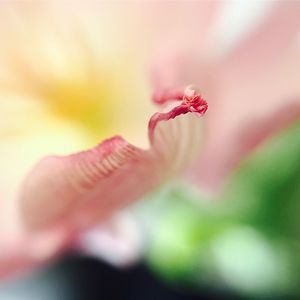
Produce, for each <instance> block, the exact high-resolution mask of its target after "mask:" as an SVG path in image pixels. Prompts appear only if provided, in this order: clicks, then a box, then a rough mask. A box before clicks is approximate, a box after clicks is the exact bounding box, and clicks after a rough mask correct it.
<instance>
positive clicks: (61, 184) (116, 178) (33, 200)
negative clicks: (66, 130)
mask: <svg viewBox="0 0 300 300" xmlns="http://www.w3.org/2000/svg"><path fill="white" fill-rule="evenodd" d="M185 96H186V98H184V99H183V102H182V104H180V105H179V106H177V107H175V108H173V109H172V110H171V111H169V112H167V113H157V114H155V115H154V116H153V117H152V118H151V120H150V122H149V139H150V148H149V149H148V150H144V149H140V148H138V147H135V146H133V145H131V144H129V143H128V142H127V141H125V140H124V139H123V138H122V137H120V136H116V137H113V138H111V139H108V140H106V141H104V142H102V143H101V144H100V145H98V146H96V147H95V148H93V149H90V150H87V151H83V152H80V153H76V154H73V155H70V156H63V157H59V156H49V157H46V158H44V159H43V160H41V161H40V162H39V163H38V164H37V166H36V167H35V168H34V169H33V171H32V172H31V173H30V174H29V176H28V177H27V179H26V180H25V182H24V185H23V189H22V192H21V194H20V200H21V203H22V213H23V216H24V218H25V221H26V224H27V225H28V226H30V227H31V228H42V227H44V226H48V227H49V226H53V225H55V226H57V225H58V224H62V223H63V224H64V226H65V227H67V228H71V229H72V231H74V232H78V230H81V229H84V228H87V227H90V226H92V225H94V224H96V223H98V222H99V221H104V220H105V219H107V218H108V217H109V216H110V215H111V214H112V213H113V212H115V211H117V210H119V209H121V208H123V207H124V206H125V205H128V204H129V203H131V202H132V201H134V200H136V199H138V198H140V197H142V196H144V195H145V193H149V192H150V191H152V190H153V189H154V188H156V187H157V186H158V185H159V184H161V183H163V182H164V181H165V180H167V179H168V178H170V177H171V176H174V175H176V174H177V173H178V172H179V171H181V170H182V169H183V168H185V167H186V166H187V164H188V162H189V161H190V159H191V158H192V157H193V155H194V154H195V151H196V150H197V149H196V148H197V147H198V144H199V140H200V130H201V126H199V125H200V124H199V120H198V119H197V115H199V114H200V115H202V114H203V113H204V112H205V111H206V109H207V104H206V102H205V101H204V100H203V99H202V98H201V97H200V96H199V95H197V94H196V93H195V91H191V89H187V90H186V92H185ZM193 96H195V97H196V98H195V99H196V100H198V105H195V103H194V102H192V100H191V97H192V99H194V98H193ZM189 112H191V113H192V114H193V115H186V114H187V113H189ZM194 114H196V115H194ZM184 115H186V116H184ZM196 146H197V147H196Z"/></svg>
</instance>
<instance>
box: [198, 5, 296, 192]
mask: <svg viewBox="0 0 300 300" xmlns="http://www.w3.org/2000/svg"><path fill="white" fill-rule="evenodd" d="M299 13H300V2H298V1H288V2H285V1H278V2H275V4H274V8H273V11H271V13H270V14H269V15H268V16H267V17H266V18H265V19H264V22H263V23H262V24H261V26H259V27H258V28H257V29H256V30H255V31H254V32H252V33H251V34H250V36H249V37H248V39H247V38H246V39H244V40H242V41H241V43H240V45H238V46H237V47H236V48H235V49H234V50H233V51H232V52H231V53H229V54H228V55H227V56H225V57H223V61H221V62H220V63H219V65H217V67H216V69H214V72H215V75H214V77H213V85H212V87H213V88H211V89H210V90H209V92H208V93H207V94H208V97H209V99H210V100H211V105H210V108H211V113H210V115H209V117H208V119H207V129H208V130H207V137H206V142H205V146H204V148H203V152H202V156H201V158H200V159H199V165H198V168H197V170H195V172H194V175H193V176H194V178H195V179H196V181H197V182H198V183H200V184H201V185H202V186H205V188H206V189H208V190H210V191H213V190H217V189H218V188H220V187H221V185H222V182H223V180H224V179H225V178H226V176H227V175H228V174H229V173H230V171H231V170H232V168H234V167H235V166H236V164H237V163H238V162H239V161H240V160H241V159H242V158H243V156H244V155H246V154H248V153H249V152H250V151H251V150H253V149H254V148H255V147H256V146H258V145H259V144H260V143H261V142H263V141H264V140H265V139H266V138H267V137H268V135H269V134H274V133H275V132H276V131H278V130H279V129H281V128H283V127H284V126H287V125H288V124H289V123H290V121H292V120H294V119H296V118H297V117H298V116H299V110H298V109H297V107H298V104H297V103H299V99H300V97H299V96H300V89H299V75H300V73H299V54H295V52H296V50H295V47H296V37H297V33H298V32H299V28H300V19H299ZM295 107H296V109H295V110H294V111H292V110H293V109H294V108H295ZM287 116H290V117H287ZM276 118H278V120H276ZM258 120H259V121H258ZM275 120H276V121H275ZM257 123H258V124H257ZM260 124H262V125H260ZM279 125H280V126H281V128H279V127H278V126H279ZM265 127H266V128H267V129H266V128H265ZM271 127H273V128H271ZM254 136H257V138H255V140H256V142H255V143H253V142H250V140H252V141H253V138H254ZM241 137H242V138H241ZM258 141H259V142H258ZM224 145H226V146H225V147H224Z"/></svg>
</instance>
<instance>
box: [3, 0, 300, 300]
mask: <svg viewBox="0 0 300 300" xmlns="http://www.w3.org/2000/svg"><path fill="white" fill-rule="evenodd" d="M0 26H1V28H0V38H1V46H0V167H1V170H2V174H1V175H0V201H1V202H0V210H1V211H0V222H1V224H0V239H1V240H2V243H0V245H3V246H2V247H0V278H1V277H3V279H2V278H1V281H0V300H19V299H20V300H21V299H22V300H26V299H31V300H44V299H45V300H54V299H66V300H68V299H78V300H80V299H100V298H101V297H102V298H103V299H131V300H133V299H146V300H147V299H170V300H171V299H299V298H300V218H299V215H300V199H299V198H300V123H299V122H300V121H299V120H300V1H297V0H294V1H292V0H288V1H284V0H281V1H280V0H278V1H250V0H249V1H248V0H245V1H243V0H240V1H230V0H227V1H226V0H224V1H208V0H207V1H145V2H142V1H86V2H85V1H74V2H71V1H61V2H60V1H29V2H27V1H24V2H23V1H3V2H1V3H0ZM190 84H194V85H196V86H197V88H199V90H200V93H201V95H202V96H203V97H204V99H205V100H206V101H207V102H208V107H209V109H208V111H207V112H206V115H205V116H204V117H203V118H202V119H201V120H200V119H199V123H201V130H202V136H201V147H200V148H199V151H198V152H197V153H196V155H195V157H194V160H191V161H192V163H190V160H188V159H187V161H189V163H188V162H187V163H186V165H185V168H184V171H183V172H181V173H180V174H179V175H178V174H176V176H170V178H168V180H164V182H163V183H160V184H159V185H157V186H156V187H155V189H153V190H152V191H151V193H145V194H143V196H141V197H139V199H138V201H135V202H134V203H129V205H127V206H126V207H125V208H124V207H123V206H122V205H120V209H116V210H115V211H114V213H113V214H112V215H110V216H109V218H106V219H105V220H103V219H101V218H102V215H101V214H99V217H98V215H97V216H96V218H95V217H94V216H93V217H94V219H95V220H94V221H92V222H91V223H89V222H88V221H87V220H86V219H88V218H89V215H84V212H83V213H82V219H80V218H79V217H78V220H79V219H80V220H79V221H78V222H82V223H85V222H86V224H89V225H86V226H85V227H84V230H82V232H80V233H79V234H76V237H74V236H75V235H73V232H72V234H71V233H69V232H68V237H66V238H65V240H64V242H63V243H61V245H59V246H57V247H56V245H58V244H59V243H60V241H61V240H60V237H61V236H59V235H57V236H54V237H53V236H51V233H48V232H47V233H44V234H42V235H41V234H40V233H39V240H38V242H36V240H35V239H34V240H33V239H32V240H30V239H28V240H26V241H27V242H26V243H27V244H26V243H24V240H25V238H23V235H24V232H25V231H26V230H27V228H26V229H24V228H23V227H24V224H23V222H22V218H21V217H20V208H19V207H20V203H19V202H18V199H19V198H18V195H19V193H20V189H19V185H20V182H21V183H22V182H23V179H24V178H25V177H26V176H27V174H28V172H29V171H30V170H31V169H32V167H33V166H34V165H35V164H36V162H37V161H39V160H40V159H41V158H43V157H44V156H48V155H52V154H55V155H67V154H70V153H74V152H77V151H81V150H85V149H88V148H90V147H93V146H95V145H96V144H98V143H100V142H101V141H102V140H103V139H106V138H109V137H111V136H114V135H122V136H124V137H125V138H126V139H127V140H129V141H130V142H132V143H133V144H135V145H138V146H141V147H143V148H146V147H149V145H148V144H149V142H148V135H147V124H148V121H149V118H150V117H151V115H152V114H153V113H154V112H156V111H162V110H164V111H166V110H167V109H169V107H168V106H167V107H163V108H160V107H159V106H157V105H155V104H154V103H152V101H151V98H152V99H154V100H155V97H156V96H157V95H158V94H157V93H156V92H161V91H162V90H163V91H165V90H167V91H168V90H169V89H173V88H183V87H186V86H187V85H190ZM156 104H157V103H156ZM188 134H189V133H188V131H184V132H183V133H182V139H181V141H182V143H184V141H185V136H186V135H188ZM169 138H172V136H167V137H166V139H169ZM197 138H198V136H197V137H192V140H193V139H195V140H197ZM190 147H192V145H191V146H190ZM175 150H176V149H175ZM181 156H182V157H184V156H185V153H183V154H181ZM181 160H182V161H184V159H183V158H181ZM180 162H181V161H180ZM170 173H172V172H171V171H170ZM130 176H132V174H131V173H128V174H127V175H126V177H128V178H130ZM41 177H42V175H41ZM134 178H135V177H134ZM139 179H140V180H137V181H136V182H135V183H134V184H135V185H136V186H137V189H138V188H139V187H140V186H143V182H145V181H147V180H149V181H150V179H151V178H148V177H147V176H146V175H145V177H144V178H139ZM120 185H122V183H121V182H120ZM33 186H34V185H33ZM128 186H129V185H128ZM113 188H114V189H118V184H117V185H116V186H114V187H113ZM125 190H126V189H125ZM45 192H47V190H45ZM128 193H129V192H128ZM124 198H126V197H125V195H124ZM15 199H16V200H15ZM99 199H100V200H99V201H102V200H103V201H104V202H105V199H101V194H100V195H99ZM60 200H61V199H53V203H54V202H57V201H60ZM121 202H122V199H120V203H121ZM62 203H63V202H62ZM106 205H107V206H109V204H106ZM50 206H51V203H50ZM47 210H51V207H49V204H47V205H41V209H40V211H39V213H40V216H41V218H43V214H45V216H46V213H45V211H47ZM79 216H80V214H79ZM97 218H98V219H97ZM74 228H75V227H74ZM71 231H72V230H70V232H71ZM74 231H75V230H74ZM26 232H27V231H26ZM42 233H43V232H42ZM40 239H42V240H43V239H44V240H43V242H42V243H40ZM21 241H22V242H21ZM31 241H32V245H30V243H31ZM11 245H12V246H11ZM28 249H30V251H31V250H32V253H33V254H32V253H30V254H32V257H34V260H32V261H34V262H32V261H31V260H29V261H28V260H23V258H22V255H23V253H25V252H26V253H27V252H28V251H29V250H28ZM1 252H2V253H1ZM10 252H11V253H12V255H11V257H13V256H14V255H15V256H16V257H17V258H18V259H20V260H21V263H19V261H17V260H15V261H14V262H13V263H9V264H7V265H8V267H7V266H6V262H7V261H8V259H7V257H10V254H11V253H10ZM20 253H21V254H20ZM2 256H3V258H2ZM20 257H21V258H20ZM26 259H27V258H26ZM36 261H38V263H36ZM2 263H3V266H4V267H2V265H1V264H2ZM19 266H20V268H19ZM15 269H16V270H17V269H18V270H17V271H16V272H14V271H12V270H15ZM19 269H20V270H19ZM19 271H20V272H19ZM6 273H7V274H8V273H9V276H6ZM14 273H15V274H14ZM4 275H5V276H4Z"/></svg>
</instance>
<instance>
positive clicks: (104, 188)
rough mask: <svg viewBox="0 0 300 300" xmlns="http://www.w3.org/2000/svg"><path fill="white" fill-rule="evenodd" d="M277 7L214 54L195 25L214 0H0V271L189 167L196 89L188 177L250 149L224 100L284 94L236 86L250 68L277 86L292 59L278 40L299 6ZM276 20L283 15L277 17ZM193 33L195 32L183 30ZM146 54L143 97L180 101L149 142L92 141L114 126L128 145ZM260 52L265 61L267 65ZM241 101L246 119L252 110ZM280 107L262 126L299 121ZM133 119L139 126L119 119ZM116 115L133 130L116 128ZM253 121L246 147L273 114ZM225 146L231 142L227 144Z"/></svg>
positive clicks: (55, 250)
mask: <svg viewBox="0 0 300 300" xmlns="http://www.w3.org/2000/svg"><path fill="white" fill-rule="evenodd" d="M277 6H278V7H277V8H275V9H274V13H273V14H271V15H270V17H269V18H270V20H269V22H265V24H264V25H263V28H262V29H260V30H259V31H258V32H256V33H254V37H252V38H251V39H250V41H251V40H252V43H253V45H251V47H245V46H244V45H245V44H242V45H241V46H240V47H238V48H237V50H234V51H232V52H230V53H228V54H226V55H224V56H223V57H218V56H213V55H212V54H213V52H212V51H211V50H212V49H213V48H211V47H212V45H213V44H212V40H211V36H210V35H209V32H210V31H209V30H208V29H209V28H208V27H209V24H212V23H211V21H212V20H213V16H214V15H216V8H217V5H216V2H214V1H211V2H207V3H206V2H203V3H200V2H199V3H191V4H188V5H186V4H183V3H174V4H164V3H159V4H151V3H149V4H147V5H146V4H143V5H142V6H140V5H138V4H136V3H131V4H128V3H126V4H116V3H113V4H109V3H106V2H103V3H102V2H101V3H95V2H87V3H76V4H74V6H72V7H70V4H69V3H67V2H62V3H56V2H53V3H52V2H49V3H18V4H13V3H1V8H2V9H1V12H0V14H1V16H0V20H1V21H0V22H1V28H2V29H1V39H2V40H5V41H7V43H6V44H5V45H4V46H3V48H2V49H1V56H0V59H1V65H3V70H2V71H1V74H0V78H1V81H0V82H1V102H0V105H1V113H2V114H3V116H5V118H4V117H2V118H1V120H5V121H2V122H1V134H2V136H3V138H2V139H1V150H0V151H1V166H2V168H3V170H8V171H7V172H6V174H5V177H4V176H3V178H1V182H0V185H1V186H0V189H1V192H2V199H1V207H2V211H1V212H0V214H1V216H0V218H1V220H3V221H2V224H1V230H0V241H1V243H2V244H1V249H2V252H1V256H0V276H7V275H8V274H12V273H14V272H16V271H19V270H22V269H27V268H30V267H33V266H35V265H37V264H40V263H42V262H44V261H46V260H48V259H50V258H52V257H53V256H55V255H57V254H59V253H60V252H61V251H63V250H64V249H65V248H66V247H68V246H69V245H71V244H72V243H73V242H74V241H76V239H77V237H78V235H79V234H80V233H82V232H85V231H86V230H87V229H89V228H91V227H92V226H95V225H97V224H98V223H99V222H104V221H105V220H107V219H108V218H109V217H110V216H111V215H112V214H113V213H114V212H116V211H119V210H120V209H121V208H123V207H124V206H125V205H128V204H129V203H131V202H132V201H134V200H137V199H139V198H141V197H143V196H144V195H145V194H146V193H149V192H150V191H152V190H153V189H155V188H157V187H158V186H159V185H161V184H162V183H164V182H165V181H167V180H168V179H170V178H171V177H173V176H176V175H177V174H180V173H181V172H182V171H183V170H184V169H185V168H186V167H188V166H189V163H190V161H191V159H192V158H193V157H194V155H195V154H197V153H199V145H200V144H201V136H202V135H201V132H202V125H201V123H202V122H201V121H199V118H198V116H197V115H202V114H203V113H205V111H206V109H207V104H206V102H205V100H204V99H203V98H202V95H203V96H204V98H205V99H209V102H210V103H211V108H210V115H211V117H209V118H208V120H207V125H208V126H207V136H206V141H205V144H204V150H203V154H202V156H201V158H200V163H199V164H194V165H193V166H194V169H195V171H194V173H193V174H194V177H196V179H197V181H199V178H200V180H201V181H203V178H204V179H205V180H207V181H208V182H209V185H211V182H212V183H213V184H214V183H215V182H220V181H221V179H223V178H224V174H226V173H227V172H228V171H229V170H230V169H231V168H232V166H233V165H234V164H235V163H236V162H237V161H238V160H239V159H240V158H241V156H242V155H244V154H245V153H246V152H247V151H249V150H250V149H252V148H253V146H255V145H256V144H257V143H258V142H256V141H255V142H253V143H251V144H249V143H248V139H247V147H245V148H243V147H242V148H241V146H240V143H239V142H238V141H237V136H238V134H239V131H238V130H237V128H238V127H239V128H244V127H245V126H246V125H247V124H246V125H245V124H244V123H243V125H241V126H240V121H241V119H239V118H233V117H232V116H233V115H236V110H234V109H233V108H232V107H233V106H237V105H239V102H238V101H239V100H240V99H241V98H242V97H244V95H247V97H245V99H244V100H245V101H246V102H247V103H250V101H249V100H248V97H251V98H250V100H252V97H253V96H254V95H256V94H257V93H259V95H260V96H261V97H264V99H270V102H269V103H270V104H271V105H272V106H273V107H274V109H275V111H277V109H278V106H277V103H276V102H274V99H273V95H274V94H276V97H278V98H279V99H280V101H282V99H287V98H286V97H290V96H294V95H296V93H294V92H295V90H294V89H291V85H290V84H288V88H287V89H284V90H283V91H281V90H280V92H278V91H276V92H275V89H274V88H273V89H272V94H268V92H269V91H270V88H269V86H268V85H266V84H264V85H263V87H261V86H260V89H259V90H258V89H256V87H257V85H258V82H256V81H255V82H254V83H252V81H251V82H250V81H249V78H250V79H252V78H253V74H255V76H257V77H258V75H257V74H261V77H262V79H260V80H263V79H265V78H269V77H268V76H269V75H270V74H269V73H268V72H267V71H270V72H272V73H274V70H272V67H273V68H275V70H276V71H275V73H274V74H275V75H276V76H277V75H278V78H276V82H279V83H280V84H281V83H282V82H281V79H282V78H284V79H289V78H290V77H289V76H286V73H285V68H286V65H284V62H285V60H284V58H285V54H286V56H288V57H291V56H290V53H287V52H288V51H290V47H288V46H287V44H288V43H289V42H290V41H291V40H292V38H293V37H294V34H295V33H296V29H297V28H298V24H299V22H300V21H299V20H298V19H299V18H298V11H299V10H298V9H299V4H298V3H296V2H295V3H294V2H291V3H288V4H283V3H278V5H277ZM158 11H159V13H157V12H158ZM149 12H151V13H149ZM179 13H180V14H179ZM174 15H175V16H177V17H178V16H179V15H180V20H178V19H176V22H174ZM149 16H150V18H149ZM153 16H155V18H154V17H153ZM280 18H284V20H286V22H278V19H280ZM167 21H169V22H167ZM274 21H276V22H274ZM99 22H100V23H99ZM154 23H155V24H154ZM201 25H203V26H201ZM204 25H206V27H205V26H204ZM274 26H275V27H274ZM276 26H278V27H280V31H279V32H278V35H277V36H274V35H273V34H271V35H270V37H269V35H268V34H269V32H271V33H272V31H270V28H276ZM139 28H142V29H143V31H142V30H141V31H140V30H139ZM187 32H188V33H189V34H187ZM201 33H202V35H201V40H199V39H198V38H195V37H197V36H200V34H201ZM134 35H135V37H134ZM257 35H262V38H261V39H262V41H259V42H258V41H256V38H257ZM144 36H147V40H145V39H144V38H142V37H144ZM266 37H269V38H270V40H268V39H266ZM273 39H274V40H273ZM141 41H143V42H141ZM247 41H249V40H247ZM247 41H245V42H244V43H247ZM278 41H279V42H278ZM283 42H284V43H285V46H284V47H282V45H283ZM266 43H267V44H273V51H274V56H273V57H268V56H267V57H266V58H265V60H264V62H263V63H262V61H261V60H260V59H257V57H254V58H252V57H251V55H253V53H254V54H255V53H256V55H258V57H260V54H261V52H264V51H266V50H265V44H266ZM160 45H162V46H163V47H162V48H161V49H162V50H160ZM178 45H181V46H180V47H181V48H180V47H178ZM214 47H215V46H214ZM153 48H155V50H157V51H158V52H159V55H157V56H155V57H156V58H157V60H158V61H156V63H154V64H153V76H152V79H153V88H154V101H155V102H156V103H158V104H166V103H167V102H169V101H170V100H177V101H178V100H179V101H181V102H180V103H179V105H178V106H176V107H173V108H171V109H170V110H168V111H167V112H164V113H156V114H154V115H153V116H152V118H151V119H150V122H149V141H150V146H149V148H148V150H145V149H142V148H138V147H136V146H133V145H132V144H130V143H128V142H127V141H126V140H125V139H123V138H122V137H121V136H119V135H118V136H115V137H113V138H109V139H106V140H104V142H102V143H100V144H99V145H98V146H96V147H92V145H94V144H96V143H98V142H99V140H102V139H103V138H106V137H107V136H110V135H115V134H116V133H117V134H119V133H122V135H123V134H126V135H127V134H128V133H130V134H129V135H127V136H129V138H130V137H133V139H134V140H138V141H139V142H140V136H141V135H142V133H141V132H140V128H141V125H140V124H142V123H143V122H145V121H144V120H146V115H149V113H150V111H152V109H151V108H149V107H146V106H147V105H146V104H144V103H145V102H146V101H143V99H145V98H146V96H147V94H148V93H149V88H147V78H146V76H145V72H144V69H143V68H142V67H141V66H142V65H143V64H144V63H145V61H146V60H147V58H148V57H149V56H150V53H152V52H153ZM120 49H121V50H120ZM149 49H150V50H149ZM267 50H268V49H267ZM275 50H276V51H275ZM266 53H268V52H266ZM288 54H289V55H288ZM271 58H272V60H273V59H276V63H278V65H275V67H274V66H273V64H272V61H271ZM174 59H175V61H174ZM249 65H250V67H249ZM242 66H243V72H245V73H244V74H243V73H242V74H241V73H240V72H241V67H242ZM279 67H280V72H279V74H278V71H277V70H279ZM247 68H248V69H247ZM141 69H142V70H141ZM281 69H282V71H281ZM262 71H264V72H265V73H264V72H262ZM288 71H289V70H288ZM241 78H243V79H242V80H241ZM293 78H294V76H293ZM270 82H271V83H272V84H273V83H274V81H273V80H271V79H270ZM190 83H196V84H197V85H198V86H199V87H200V89H201V91H202V93H201V94H199V93H198V92H197V91H196V90H195V89H194V88H191V87H188V88H187V89H186V90H184V87H185V86H187V85H189V84H190ZM237 83H238V84H237ZM267 83H269V82H267ZM243 85H244V86H243ZM279 87H280V86H279V84H278V88H279ZM284 87H286V86H284ZM297 92H298V90H297ZM273 93H274V94H273ZM243 104H245V102H243ZM280 104H281V103H280ZM268 107H269V106H268V105H266V112H269V111H268ZM279 107H280V110H281V111H282V108H281V106H279ZM250 108H251V109H252V108H253V112H252V114H253V115H255V114H256V110H254V109H255V107H254V106H253V105H251V106H250ZM250 108H247V112H248V110H249V109H250ZM288 108H289V109H288V111H287V114H284V116H283V117H281V115H280V118H279V121H278V122H279V125H280V126H275V129H277V127H279V128H281V127H282V126H285V125H286V123H288V122H290V121H291V119H294V118H295V117H297V116H298V112H299V109H298V107H297V109H296V110H293V111H292V114H290V111H291V110H290V106H289V107H288ZM259 109H261V105H260V107H259ZM242 111H243V110H242V109H241V110H240V111H239V112H242ZM232 112H235V114H231V113H232ZM132 116H134V118H135V119H136V120H137V121H139V122H137V123H134V124H133V123H132V122H130V120H131V119H132ZM273 116H274V114H273V111H272V112H271V117H269V116H268V117H267V118H266V120H267V121H269V120H271V121H272V120H273ZM263 117H264V119H263V120H265V116H263ZM241 118H245V114H244V115H242V114H241ZM276 119H278V118H276ZM141 120H142V121H141ZM140 122H142V123H140ZM2 123H3V124H2ZM127 123H129V124H133V125H131V126H129V128H128V131H125V130H124V124H127ZM220 124H222V125H220ZM269 124H270V126H269ZM263 125H264V128H266V130H265V134H264V136H263V138H261V139H259V142H260V141H261V140H263V139H264V137H265V136H267V135H268V134H269V133H270V132H273V131H274V126H273V125H274V122H268V123H267V125H268V126H265V122H264V124H263ZM237 131H238V132H237ZM254 136H255V137H256V133H255V134H254ZM247 137H248V135H247ZM224 144H226V145H230V147H227V148H228V149H227V150H226V151H225V150H224ZM82 149H89V150H84V151H82ZM220 150H222V153H220ZM52 153H55V154H57V155H51V154H52ZM69 153H75V154H71V155H69ZM58 154H59V155H58ZM45 156H46V158H45ZM43 157H44V158H43ZM228 158H229V159H228ZM37 161H39V162H38V163H37ZM207 164H208V165H207ZM34 165H35V167H33V166H34ZM30 170H31V171H30ZM199 173H200V175H199ZM204 173H205V176H203V174H204ZM195 174H196V175H195ZM2 245H3V246H2Z"/></svg>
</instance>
